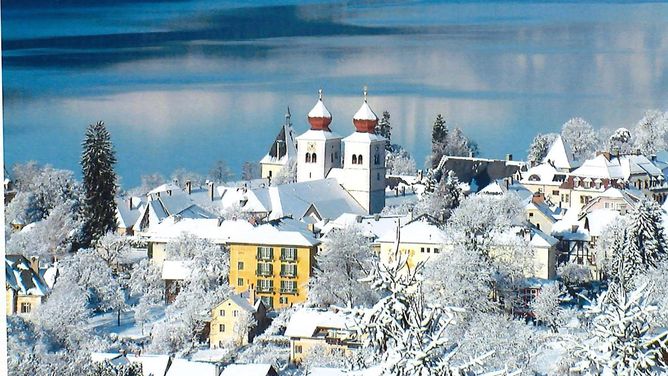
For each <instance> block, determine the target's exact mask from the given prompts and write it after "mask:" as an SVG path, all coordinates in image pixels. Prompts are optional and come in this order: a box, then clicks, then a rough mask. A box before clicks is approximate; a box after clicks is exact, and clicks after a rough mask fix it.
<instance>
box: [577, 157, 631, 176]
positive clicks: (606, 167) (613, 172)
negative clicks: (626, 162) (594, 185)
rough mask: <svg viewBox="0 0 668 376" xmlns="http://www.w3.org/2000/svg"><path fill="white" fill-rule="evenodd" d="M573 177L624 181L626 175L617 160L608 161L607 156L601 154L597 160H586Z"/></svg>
mask: <svg viewBox="0 0 668 376" xmlns="http://www.w3.org/2000/svg"><path fill="white" fill-rule="evenodd" d="M572 175H573V176H578V177H589V178H601V179H624V178H625V174H624V171H623V169H622V166H621V164H620V162H619V160H618V159H617V158H613V159H611V160H608V158H606V157H605V155H603V154H600V155H598V156H596V158H592V159H588V160H586V161H585V162H584V163H583V164H582V166H580V167H579V168H577V169H576V170H575V171H573V172H572Z"/></svg>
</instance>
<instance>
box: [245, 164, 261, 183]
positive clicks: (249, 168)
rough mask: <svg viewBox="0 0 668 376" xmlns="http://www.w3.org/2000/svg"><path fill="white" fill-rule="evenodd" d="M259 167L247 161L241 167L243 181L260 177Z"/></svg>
mask: <svg viewBox="0 0 668 376" xmlns="http://www.w3.org/2000/svg"><path fill="white" fill-rule="evenodd" d="M258 175H259V173H258V165H257V163H255V162H250V161H246V162H244V164H243V165H242V166H241V179H243V180H253V179H255V178H256V177H258Z"/></svg>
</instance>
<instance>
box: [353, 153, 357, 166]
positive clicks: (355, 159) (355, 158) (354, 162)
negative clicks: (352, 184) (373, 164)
mask: <svg viewBox="0 0 668 376" xmlns="http://www.w3.org/2000/svg"><path fill="white" fill-rule="evenodd" d="M353 164H357V156H356V155H355V154H353Z"/></svg>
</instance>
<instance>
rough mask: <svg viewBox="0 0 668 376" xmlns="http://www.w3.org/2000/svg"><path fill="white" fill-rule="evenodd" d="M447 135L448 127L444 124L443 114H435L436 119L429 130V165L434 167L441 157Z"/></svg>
mask: <svg viewBox="0 0 668 376" xmlns="http://www.w3.org/2000/svg"><path fill="white" fill-rule="evenodd" d="M447 137H448V127H447V126H446V125H445V119H443V115H441V114H438V115H436V120H435V121H434V125H433V127H432V130H431V167H432V168H436V167H437V166H438V163H439V162H440V161H441V157H443V153H444V150H445V143H446V139H447Z"/></svg>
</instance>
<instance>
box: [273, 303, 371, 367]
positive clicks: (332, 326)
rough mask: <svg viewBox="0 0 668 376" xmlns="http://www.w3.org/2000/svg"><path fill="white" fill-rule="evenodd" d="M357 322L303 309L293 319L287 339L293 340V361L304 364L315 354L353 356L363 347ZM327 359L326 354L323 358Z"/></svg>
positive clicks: (346, 317)
mask: <svg viewBox="0 0 668 376" xmlns="http://www.w3.org/2000/svg"><path fill="white" fill-rule="evenodd" d="M355 326H356V321H355V319H354V318H352V317H350V316H348V315H345V314H343V313H341V312H333V311H328V310H321V309H314V308H302V309H300V310H298V311H297V312H295V313H294V314H293V315H292V317H291V318H290V322H289V323H288V326H287V328H286V329H285V333H284V335H285V336H286V337H288V338H290V361H291V362H293V363H300V362H301V361H302V360H303V359H304V357H305V356H307V355H308V354H309V353H311V352H313V351H321V353H316V354H318V355H320V354H322V352H324V353H333V352H339V353H350V352H351V351H352V350H353V349H356V348H359V347H360V346H361V341H360V340H359V338H358V337H357V334H356V330H355ZM323 355H324V354H323Z"/></svg>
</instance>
